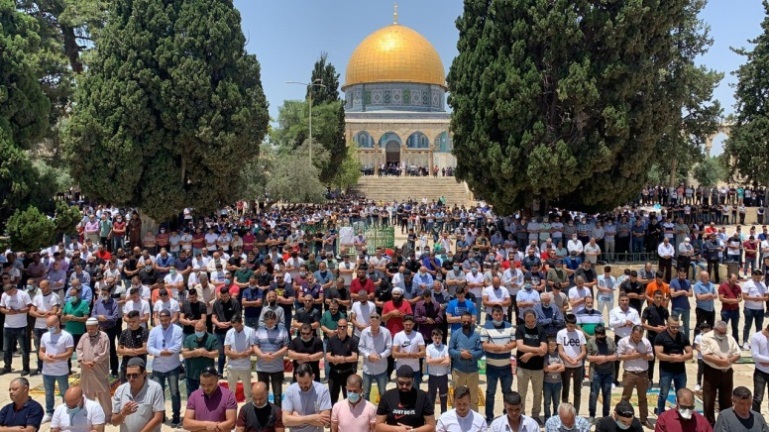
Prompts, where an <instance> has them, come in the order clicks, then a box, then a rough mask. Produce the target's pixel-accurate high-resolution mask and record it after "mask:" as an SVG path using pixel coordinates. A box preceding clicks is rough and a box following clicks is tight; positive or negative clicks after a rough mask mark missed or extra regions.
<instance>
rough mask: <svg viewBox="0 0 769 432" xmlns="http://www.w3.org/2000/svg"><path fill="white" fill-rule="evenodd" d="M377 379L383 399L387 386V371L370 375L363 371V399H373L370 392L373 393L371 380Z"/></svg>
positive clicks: (378, 388)
mask: <svg viewBox="0 0 769 432" xmlns="http://www.w3.org/2000/svg"><path fill="white" fill-rule="evenodd" d="M372 381H376V386H377V390H379V397H380V399H381V397H382V395H383V394H384V392H385V390H386V387H387V372H382V373H380V374H379V375H369V374H367V373H365V372H364V373H363V399H366V400H367V401H371V399H370V398H369V393H371V382H372Z"/></svg>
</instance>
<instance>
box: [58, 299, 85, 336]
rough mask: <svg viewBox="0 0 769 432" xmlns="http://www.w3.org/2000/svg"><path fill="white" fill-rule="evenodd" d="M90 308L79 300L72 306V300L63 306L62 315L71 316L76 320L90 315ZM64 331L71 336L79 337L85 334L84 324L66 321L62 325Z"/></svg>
mask: <svg viewBox="0 0 769 432" xmlns="http://www.w3.org/2000/svg"><path fill="white" fill-rule="evenodd" d="M90 313H91V307H90V305H89V304H88V303H86V302H84V301H83V300H80V301H79V302H78V303H77V304H73V303H72V300H70V301H68V302H67V304H65V305H64V310H63V311H62V315H72V316H76V317H78V318H82V317H85V316H88V315H90ZM64 330H66V331H67V333H69V334H72V335H81V334H83V333H85V323H84V322H79V321H67V322H65V323H64Z"/></svg>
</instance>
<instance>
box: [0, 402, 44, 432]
mask: <svg viewBox="0 0 769 432" xmlns="http://www.w3.org/2000/svg"><path fill="white" fill-rule="evenodd" d="M42 422H43V407H42V406H41V405H40V404H39V403H38V402H37V401H34V400H32V399H28V400H27V401H26V402H24V405H22V406H21V409H20V410H16V408H15V405H14V403H13V402H11V403H9V404H8V405H6V406H4V407H3V409H2V410H0V426H4V427H13V426H22V427H26V426H32V427H34V428H35V430H40V424H41V423H42Z"/></svg>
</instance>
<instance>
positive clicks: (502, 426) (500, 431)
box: [488, 414, 539, 432]
mask: <svg viewBox="0 0 769 432" xmlns="http://www.w3.org/2000/svg"><path fill="white" fill-rule="evenodd" d="M512 431H513V430H512V428H511V427H510V422H509V421H508V420H507V416H506V415H504V414H502V415H501V416H499V417H497V418H495V419H494V421H492V422H491V425H489V429H488V432H512ZM518 432H539V425H538V424H537V422H536V421H535V420H534V419H533V418H531V417H529V416H527V415H523V414H521V424H520V426H519V427H518Z"/></svg>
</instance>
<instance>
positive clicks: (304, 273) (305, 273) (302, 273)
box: [299, 271, 307, 277]
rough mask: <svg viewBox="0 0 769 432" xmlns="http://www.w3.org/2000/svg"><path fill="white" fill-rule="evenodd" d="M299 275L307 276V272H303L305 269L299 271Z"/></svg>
mask: <svg viewBox="0 0 769 432" xmlns="http://www.w3.org/2000/svg"><path fill="white" fill-rule="evenodd" d="M299 276H301V277H305V276H307V272H303V271H302V272H299Z"/></svg>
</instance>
